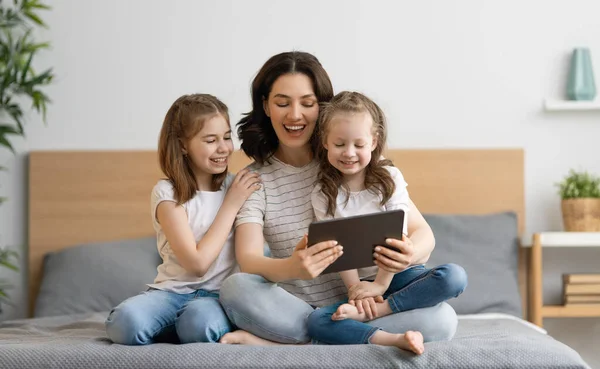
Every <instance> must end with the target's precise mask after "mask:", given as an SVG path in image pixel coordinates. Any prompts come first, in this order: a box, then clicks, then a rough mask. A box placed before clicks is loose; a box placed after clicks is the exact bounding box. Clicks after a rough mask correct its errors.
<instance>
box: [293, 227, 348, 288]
mask: <svg viewBox="0 0 600 369" xmlns="http://www.w3.org/2000/svg"><path fill="white" fill-rule="evenodd" d="M342 249H343V247H342V246H340V245H338V244H337V241H323V242H319V243H317V244H315V245H313V246H311V247H308V236H307V235H304V237H302V239H301V240H300V242H298V244H297V245H296V248H295V249H294V252H293V253H292V256H290V258H289V260H290V262H291V264H292V268H293V269H294V271H293V275H294V276H295V278H298V279H313V278H316V277H318V276H319V275H320V274H321V273H322V272H323V270H325V268H327V267H328V266H329V265H330V264H331V263H333V262H334V261H336V260H337V258H339V257H340V256H342V254H343V253H344V252H343V251H342Z"/></svg>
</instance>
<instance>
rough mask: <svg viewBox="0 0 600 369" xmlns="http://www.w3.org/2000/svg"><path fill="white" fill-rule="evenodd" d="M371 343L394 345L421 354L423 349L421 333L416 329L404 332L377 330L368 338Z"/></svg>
mask: <svg viewBox="0 0 600 369" xmlns="http://www.w3.org/2000/svg"><path fill="white" fill-rule="evenodd" d="M370 342H371V343H374V344H376V345H382V346H396V347H398V348H399V349H402V350H407V351H412V352H414V353H415V354H417V355H421V354H422V353H423V351H425V346H424V345H423V335H422V334H421V332H417V331H407V332H406V333H404V334H397V333H388V332H385V331H377V332H375V334H374V335H373V337H371V339H370Z"/></svg>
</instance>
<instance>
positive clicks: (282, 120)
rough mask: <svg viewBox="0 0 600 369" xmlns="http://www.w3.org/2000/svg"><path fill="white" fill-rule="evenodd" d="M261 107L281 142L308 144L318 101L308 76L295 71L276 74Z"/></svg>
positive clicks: (317, 110) (286, 143) (314, 122)
mask: <svg viewBox="0 0 600 369" xmlns="http://www.w3.org/2000/svg"><path fill="white" fill-rule="evenodd" d="M264 109H265V113H266V114H267V116H268V117H270V118H271V124H273V129H274V130H275V133H276V134H277V138H279V144H280V145H281V146H285V147H287V148H291V149H295V148H302V147H305V146H306V145H309V141H310V138H311V136H312V134H313V132H314V130H315V125H316V122H317V118H318V117H319V104H318V101H317V96H316V95H315V91H314V89H313V85H312V81H311V79H310V78H309V77H308V76H306V75H305V74H302V73H294V74H284V75H282V76H281V77H279V78H277V80H275V82H274V83H273V86H272V88H271V92H270V93H269V96H268V98H267V100H265V102H264Z"/></svg>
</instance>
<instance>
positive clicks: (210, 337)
mask: <svg viewBox="0 0 600 369" xmlns="http://www.w3.org/2000/svg"><path fill="white" fill-rule="evenodd" d="M105 325H106V333H107V335H108V338H110V339H111V340H112V341H113V342H114V343H120V344H123V345H147V344H150V343H155V342H169V343H191V342H218V341H219V339H220V338H221V336H223V335H224V334H225V333H227V332H231V330H232V325H231V323H230V322H229V319H227V315H225V312H224V311H223V308H222V307H221V304H219V295H218V294H216V293H213V292H208V291H203V290H197V291H195V292H193V293H188V294H178V293H175V292H169V291H162V290H157V289H150V290H148V291H146V292H143V293H141V294H139V295H137V296H133V297H130V298H129V299H127V300H125V301H123V302H122V303H121V304H119V305H118V306H117V307H116V308H114V309H113V310H112V311H111V312H110V314H109V316H108V318H107V319H106V323H105Z"/></svg>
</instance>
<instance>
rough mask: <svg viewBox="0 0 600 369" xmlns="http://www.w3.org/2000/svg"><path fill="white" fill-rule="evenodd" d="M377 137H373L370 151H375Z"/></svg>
mask: <svg viewBox="0 0 600 369" xmlns="http://www.w3.org/2000/svg"><path fill="white" fill-rule="evenodd" d="M377 143H378V141H377V137H373V143H372V145H371V151H375V149H376V148H377Z"/></svg>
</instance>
